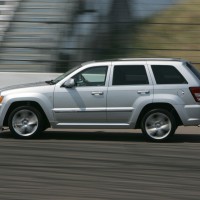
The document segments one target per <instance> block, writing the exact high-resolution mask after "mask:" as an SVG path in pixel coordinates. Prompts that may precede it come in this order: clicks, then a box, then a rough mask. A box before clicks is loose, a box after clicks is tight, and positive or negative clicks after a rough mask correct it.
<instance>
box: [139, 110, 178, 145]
mask: <svg viewBox="0 0 200 200" xmlns="http://www.w3.org/2000/svg"><path fill="white" fill-rule="evenodd" d="M176 128H177V124H176V121H175V118H174V116H173V115H172V114H171V113H170V112H168V111H167V110H164V109H154V110H150V111H149V112H147V113H146V114H145V115H144V117H143V118H142V122H141V129H142V132H143V134H144V135H145V136H146V138H147V139H148V140H151V141H158V142H161V141H166V140H168V139H169V138H170V137H171V136H172V135H173V134H174V133H175V131H176Z"/></svg>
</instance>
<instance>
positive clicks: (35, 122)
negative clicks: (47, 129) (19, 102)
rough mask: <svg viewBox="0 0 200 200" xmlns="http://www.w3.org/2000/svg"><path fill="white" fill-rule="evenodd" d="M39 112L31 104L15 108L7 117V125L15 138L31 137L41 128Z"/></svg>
mask: <svg viewBox="0 0 200 200" xmlns="http://www.w3.org/2000/svg"><path fill="white" fill-rule="evenodd" d="M42 121H43V119H42V115H41V113H40V112H39V111H38V110H37V109H36V108H34V107H32V106H20V107H17V108H15V109H14V110H13V111H12V112H11V113H10V115H9V117H8V126H9V128H10V131H11V132H12V133H13V134H14V137H15V138H26V139H28V138H33V137H35V136H36V135H38V134H39V133H40V132H41V131H42V130H43V129H44V127H43V125H42Z"/></svg>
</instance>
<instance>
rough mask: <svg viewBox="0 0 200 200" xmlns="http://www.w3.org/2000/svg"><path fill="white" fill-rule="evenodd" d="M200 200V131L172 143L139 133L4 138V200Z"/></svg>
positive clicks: (0, 144)
mask: <svg viewBox="0 0 200 200" xmlns="http://www.w3.org/2000/svg"><path fill="white" fill-rule="evenodd" d="M11 199H13V200H33V199H34V200H35V199H37V200H38V199H40V200H43V199H48V200H66V199H67V200H68V199H69V200H79V199H80V200H101V199H106V200H111V199H114V200H125V199H130V200H133V199H136V200H151V199H152V200H156V199H159V200H163V199H167V200H173V199H176V200H177V199H180V200H193V199H196V200H199V199H200V128H194V127H192V128H181V129H178V130H177V134H176V135H175V136H174V137H173V139H172V140H171V141H170V142H168V143H150V142H146V141H145V140H144V138H143V136H142V135H141V134H139V133H138V131H132V132H130V131H117V130H111V131H106V132H104V131H97V130H93V131H80V130H68V131H64V130H61V131H52V130H48V131H47V132H45V133H43V135H41V136H40V137H39V138H37V139H34V140H16V139H13V138H12V135H11V134H10V133H9V132H4V133H1V134H0V200H11Z"/></svg>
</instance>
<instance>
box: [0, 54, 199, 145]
mask: <svg viewBox="0 0 200 200" xmlns="http://www.w3.org/2000/svg"><path fill="white" fill-rule="evenodd" d="M0 107H1V108H0V116H1V117H0V128H1V129H3V127H6V126H8V127H9V128H10V130H11V132H12V133H13V134H14V136H15V137H17V138H31V137H33V136H36V135H37V134H39V133H41V132H42V131H44V130H45V129H46V128H48V127H52V128H86V129H88V128H97V129H99V128H103V129H107V128H117V129H119V128H120V129H128V128H129V129H137V128H140V129H142V132H143V133H144V135H145V136H146V138H147V139H150V140H153V141H163V140H166V139H168V138H169V137H170V136H172V135H173V134H174V132H175V130H176V128H177V127H178V126H180V125H184V126H193V125H199V124H200V73H199V72H198V71H197V70H196V69H195V68H194V67H193V66H192V65H191V64H190V63H189V62H187V61H185V60H181V59H157V58H155V59H149V58H144V59H116V60H106V61H93V62H87V63H83V64H82V65H80V66H78V67H75V68H73V69H72V70H70V71H68V72H66V73H65V74H63V75H61V76H59V77H58V78H56V79H55V80H51V81H46V82H42V83H41V82H40V83H34V84H28V85H20V86H13V87H9V88H5V89H3V90H1V94H0Z"/></svg>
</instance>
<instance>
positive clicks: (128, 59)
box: [83, 58, 185, 64]
mask: <svg viewBox="0 0 200 200" xmlns="http://www.w3.org/2000/svg"><path fill="white" fill-rule="evenodd" d="M109 61H110V62H112V61H178V62H185V60H183V59H181V58H113V59H106V60H94V61H89V62H85V63H83V64H89V63H95V62H109Z"/></svg>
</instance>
